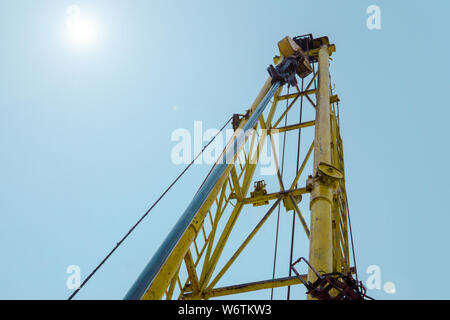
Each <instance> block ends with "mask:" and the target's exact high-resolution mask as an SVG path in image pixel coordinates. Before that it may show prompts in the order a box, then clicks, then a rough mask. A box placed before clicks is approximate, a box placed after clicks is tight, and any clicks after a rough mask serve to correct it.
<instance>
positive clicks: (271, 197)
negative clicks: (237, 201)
mask: <svg viewBox="0 0 450 320" xmlns="http://www.w3.org/2000/svg"><path fill="white" fill-rule="evenodd" d="M307 193H309V191H307V190H306V188H298V189H291V190H286V191H284V192H274V193H268V194H266V195H263V196H257V197H250V198H245V199H243V200H242V203H243V204H253V203H258V202H266V201H271V200H276V199H278V198H279V197H280V196H284V195H287V194H292V195H293V196H294V197H297V196H300V195H303V194H307Z"/></svg>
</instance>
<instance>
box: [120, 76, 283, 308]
mask: <svg viewBox="0 0 450 320" xmlns="http://www.w3.org/2000/svg"><path fill="white" fill-rule="evenodd" d="M281 85H282V83H281V82H280V81H277V82H274V83H273V84H272V86H271V88H270V89H269V91H268V92H267V94H266V95H265V96H264V98H263V99H262V101H261V102H260V103H259V105H258V106H257V107H256V109H255V111H254V112H253V114H252V115H251V116H250V118H249V120H248V121H247V122H246V123H245V125H244V127H243V130H239V132H238V133H237V135H236V136H234V141H233V147H232V148H229V149H228V151H227V152H226V154H225V160H226V159H234V156H235V155H236V154H237V153H238V152H239V150H240V148H241V146H243V144H244V143H245V142H246V134H247V133H248V132H249V131H250V130H252V129H253V128H254V126H255V125H256V123H257V121H258V119H259V117H260V116H261V114H262V113H263V112H264V110H265V108H266V107H267V105H268V103H269V101H270V99H272V97H273V96H274V95H275V92H276V91H277V90H278V89H279V88H280V86H281ZM222 160H223V158H222ZM227 166H228V164H227V161H220V160H219V161H218V163H217V164H216V165H215V166H214V169H213V171H212V172H211V174H210V175H209V177H208V178H207V179H206V181H205V182H204V184H203V185H202V186H201V187H200V189H199V191H198V192H197V194H196V195H195V196H194V198H193V199H192V201H191V203H190V204H189V206H188V207H187V208H186V210H185V211H184V213H183V214H182V216H181V217H180V219H179V220H178V222H177V223H176V224H175V226H174V228H173V229H172V230H171V231H170V233H169V234H168V236H167V237H166V239H165V240H164V242H163V243H162V245H161V246H160V247H159V249H158V250H157V251H156V253H155V254H154V255H153V257H152V259H151V260H150V261H149V263H148V264H147V266H146V267H145V268H144V270H143V271H142V273H141V274H140V275H139V277H138V279H137V280H136V281H135V283H134V284H133V286H132V287H131V288H130V290H129V291H128V293H127V294H126V296H125V298H124V299H125V300H139V299H141V298H142V297H143V296H144V294H145V293H146V292H147V290H148V288H149V287H150V285H151V284H152V282H153V280H154V279H155V277H156V276H157V274H158V273H159V271H160V270H161V268H162V267H163V265H164V263H165V262H166V261H167V259H168V258H169V256H170V254H171V252H172V251H173V249H174V248H175V247H176V245H177V243H178V241H179V240H180V238H181V237H182V236H183V234H184V233H185V232H186V230H187V228H188V227H189V225H190V224H191V223H192V221H193V220H194V218H195V216H196V214H197V212H198V211H199V210H200V208H201V207H202V206H203V204H204V203H205V201H206V199H207V198H208V196H209V195H210V193H211V192H212V190H213V188H214V187H215V185H216V184H217V182H218V181H219V180H220V178H221V177H222V175H223V174H224V172H225V170H226V169H227Z"/></svg>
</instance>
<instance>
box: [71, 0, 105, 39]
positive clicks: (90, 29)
mask: <svg viewBox="0 0 450 320" xmlns="http://www.w3.org/2000/svg"><path fill="white" fill-rule="evenodd" d="M67 16H68V18H67V31H68V37H69V40H70V42H71V43H73V44H74V45H76V46H79V47H87V46H92V45H93V44H95V42H96V41H97V37H98V35H97V26H96V23H95V21H93V20H90V19H88V18H86V17H84V16H83V15H82V13H81V8H80V7H79V6H77V5H71V6H69V7H68V8H67Z"/></svg>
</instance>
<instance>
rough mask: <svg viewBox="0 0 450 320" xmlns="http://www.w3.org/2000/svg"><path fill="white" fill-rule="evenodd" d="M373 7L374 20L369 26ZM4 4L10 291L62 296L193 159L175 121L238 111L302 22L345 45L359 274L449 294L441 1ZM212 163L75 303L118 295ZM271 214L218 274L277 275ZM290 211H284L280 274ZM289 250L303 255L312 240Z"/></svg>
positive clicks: (4, 183)
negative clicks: (179, 148) (175, 152)
mask: <svg viewBox="0 0 450 320" xmlns="http://www.w3.org/2000/svg"><path fill="white" fill-rule="evenodd" d="M373 4H375V5H378V6H379V7H380V9H381V29H380V30H369V29H368V28H367V26H366V20H367V18H368V15H367V13H366V9H367V7H368V6H370V5H373ZM71 5H76V6H78V7H79V8H80V9H81V15H82V17H83V18H85V19H87V20H89V21H91V22H93V23H95V28H96V34H95V37H94V36H93V37H92V39H91V40H92V41H90V43H84V44H79V43H78V44H77V43H74V39H73V34H70V32H69V31H68V27H67V22H68V18H69V15H68V12H67V9H68V8H69V7H70V6H71ZM0 12H1V13H0V15H1V18H0V46H1V50H0V70H1V72H0V149H1V151H2V152H1V155H0V177H1V178H0V217H1V219H2V223H1V224H0V253H1V256H2V263H1V264H0V284H1V285H0V299H66V298H67V297H68V296H69V295H70V294H71V292H72V291H71V290H69V289H68V288H67V287H66V280H67V278H68V276H69V274H68V273H67V272H66V270H67V267H68V266H70V265H77V266H79V267H80V268H81V272H82V277H85V276H87V274H88V273H89V272H90V271H91V270H92V269H93V268H94V267H95V266H96V265H97V264H98V263H99V262H100V261H101V260H102V259H103V257H104V256H105V255H106V253H107V252H109V250H111V249H112V248H113V246H114V245H115V244H116V242H117V241H119V240H120V238H121V237H122V236H123V235H124V234H125V233H126V231H127V230H128V229H129V228H130V227H131V226H132V225H133V224H134V223H135V222H136V221H137V220H138V219H139V217H141V215H142V214H143V213H144V212H145V211H146V210H147V209H148V207H149V206H150V205H151V204H152V203H153V202H154V201H155V200H156V199H157V197H158V196H159V195H160V194H161V192H162V191H163V190H164V189H165V188H166V187H167V186H168V185H169V184H170V183H171V181H172V180H173V179H174V178H175V177H176V176H177V175H178V173H179V172H181V170H182V169H183V168H184V167H183V166H180V165H175V164H174V163H172V161H171V158H170V156H171V150H172V148H173V147H174V145H175V143H174V142H173V141H171V134H172V132H174V130H176V129H179V128H186V129H187V130H190V131H192V130H193V126H194V121H195V120H199V121H202V123H203V126H204V128H220V127H221V126H222V125H223V124H224V123H225V122H226V120H227V119H229V117H230V116H231V115H232V114H233V113H242V112H244V111H245V110H246V109H248V106H249V105H250V104H251V103H252V102H253V100H254V98H255V97H256V95H257V93H258V92H259V90H260V88H261V86H262V84H263V83H264V81H265V80H266V79H267V71H266V68H267V66H268V65H269V64H271V63H272V58H273V56H274V55H276V54H278V52H277V46H276V44H277V42H278V41H279V40H280V39H282V38H283V37H285V36H286V35H289V36H297V35H302V34H306V33H312V34H313V35H314V36H316V37H319V36H325V35H326V36H328V37H329V38H330V41H331V42H332V43H335V44H336V48H337V52H336V53H334V54H333V61H331V69H330V70H331V75H332V83H333V84H334V85H335V92H336V93H338V94H339V97H340V99H341V104H340V111H341V112H340V115H341V135H342V139H343V141H344V154H345V166H346V184H347V193H348V199H349V205H350V211H351V218H352V227H353V236H354V240H355V250H356V257H357V260H356V262H357V266H358V271H359V277H360V279H361V280H363V281H366V279H367V278H368V277H369V276H370V275H369V274H368V273H367V272H366V270H367V268H368V267H370V266H378V267H379V270H380V271H381V283H382V286H381V289H373V290H369V292H368V294H369V295H371V296H373V297H374V298H377V299H448V298H450V297H449V294H448V290H447V286H448V285H449V284H450V283H449V280H447V279H446V278H445V276H444V273H445V272H446V271H447V270H448V269H449V268H450V256H449V254H448V244H447V242H448V240H447V237H446V236H447V234H448V227H447V226H448V225H449V224H450V210H449V207H448V205H447V198H448V195H449V191H450V187H449V184H448V181H449V178H450V169H449V166H448V165H446V161H447V160H448V158H449V156H450V151H449V142H448V138H449V137H450V126H449V125H448V119H449V116H450V110H449V108H448V91H449V89H450V88H449V83H450V81H449V79H448V77H449V76H448V74H449V73H448V72H449V71H450V62H449V59H448V56H449V55H450V44H449V42H448V33H449V31H450V30H449V26H448V23H447V17H448V14H449V12H450V3H449V2H448V1H445V0H433V1H405V0H396V1H387V0H370V1H366V0H360V1H353V0H342V1H339V2H338V1H330V0H318V1H300V0H297V1H288V0H283V1H274V0H272V1H262V0H259V1H256V0H248V1H232V0H229V1H201V0H195V1H189V2H187V1H170V0H169V1H168V0H165V1H153V0H152V1H147V0H146V1H144V0H133V1H124V0H95V1H93V0H90V1H82V0H79V1H66V0H60V1H54V0H39V1H36V0H16V1H6V0H3V1H1V2H0ZM306 136H307V135H306ZM305 140H306V138H305ZM291 142H294V140H292V141H291ZM305 143H306V142H305ZM286 161H287V162H289V163H292V162H293V161H294V160H293V158H292V157H291V158H289V159H287V160H286ZM209 168H210V167H209V166H207V165H198V166H195V167H194V168H193V169H192V170H190V171H189V173H188V174H187V175H186V176H185V177H183V179H182V180H181V182H180V183H179V184H177V185H176V187H175V188H174V189H172V190H171V192H170V193H169V194H168V196H167V197H166V198H164V200H163V201H161V203H160V204H159V206H158V207H157V208H156V209H155V210H154V211H153V212H152V214H151V215H150V216H149V217H148V218H147V219H146V220H145V221H144V222H143V223H142V224H141V225H140V226H139V227H138V228H137V229H136V231H135V232H134V233H133V234H132V236H131V237H130V238H129V239H128V240H127V241H126V242H125V243H124V244H123V245H122V246H121V247H120V249H119V250H118V251H117V252H116V253H115V254H114V255H113V256H112V258H111V259H110V260H109V261H108V262H107V263H106V264H105V265H104V266H103V268H102V269H101V270H100V271H99V272H98V273H97V274H96V275H95V276H94V277H93V278H92V280H91V281H90V282H89V283H88V284H87V285H86V286H85V287H84V288H83V289H82V290H81V292H80V294H79V295H78V297H77V298H79V299H122V298H123V296H124V295H125V293H126V292H127V290H128V289H129V288H130V287H131V285H132V284H133V282H134V281H135V280H136V278H137V277H138V275H139V274H140V272H141V271H142V269H143V268H144V266H145V265H146V263H147V262H148V260H149V259H150V258H151V256H152V254H153V253H154V252H155V250H156V249H157V248H158V247H159V244H160V243H161V242H162V241H163V240H164V238H165V236H166V234H167V232H168V231H169V230H170V229H171V227H172V226H173V224H174V223H175V222H176V221H177V219H178V217H179V216H180V215H181V213H182V212H183V211H184V209H185V208H186V207H187V205H188V204H189V202H190V200H191V199H192V197H193V195H194V193H195V191H196V190H197V188H198V186H199V185H200V184H201V182H202V181H203V177H204V176H205V175H206V173H207V172H208V171H209ZM271 179H272V180H273V177H272V178H267V182H268V184H269V181H272V180H271ZM302 205H307V204H306V203H304V204H303V203H302ZM254 212H259V213H260V214H261V213H262V211H253V210H250V211H249V212H248V213H246V214H243V218H242V219H243V220H242V223H240V224H239V225H238V226H237V227H236V230H235V231H233V232H235V234H236V235H237V240H233V241H230V243H229V247H230V248H229V250H230V251H229V252H231V253H232V252H233V250H234V249H235V248H236V247H237V246H238V245H239V244H240V241H241V240H239V236H240V237H241V238H242V237H245V236H246V234H247V233H248V232H249V231H250V230H251V228H252V227H253V226H254V225H255V224H256V223H257V221H258V220H259V216H256V215H254ZM275 218H276V217H275V216H272V217H271V218H270V220H269V221H268V223H267V225H265V227H264V229H262V230H261V234H259V235H258V237H257V238H255V243H254V244H252V245H251V246H250V247H249V248H248V249H249V251H248V253H247V254H246V255H244V254H243V256H242V257H241V258H239V259H238V261H236V266H235V267H236V268H234V269H233V270H234V271H233V270H231V269H230V275H229V276H227V277H225V278H224V279H223V282H221V283H220V284H222V285H229V284H236V283H243V282H250V281H256V280H263V279H269V278H271V277H272V264H273V260H272V259H273V246H274V244H273V243H274V235H275V226H276V219H275ZM290 221H291V219H290V216H289V215H288V214H286V213H285V212H284V211H282V213H281V220H280V228H281V229H280V231H281V232H280V233H281V236H280V237H281V238H280V240H279V244H280V246H281V247H282V248H283V249H280V253H279V257H278V262H277V276H280V277H281V276H286V275H287V270H288V269H287V266H288V253H287V251H288V249H287V248H288V240H289V239H288V238H289V237H290V234H289V232H290V231H289V230H290V228H291V226H290ZM299 234H300V233H299ZM258 241H259V242H258ZM296 244H298V246H297V247H296V254H297V256H301V255H303V256H307V251H305V250H306V249H307V247H306V239H305V238H302V237H301V236H298V243H296ZM227 246H228V245H227ZM231 271H233V273H231ZM424 274H426V275H427V276H426V277H424V276H423V275H424ZM386 282H392V283H393V284H394V285H395V288H396V290H395V293H394V294H388V293H386V292H385V291H384V290H383V285H384V284H385V283H386ZM293 290H294V297H295V298H297V299H303V298H304V289H303V288H300V287H296V288H295V289H293ZM274 297H275V298H276V299H285V297H286V289H276V290H275V293H274ZM232 298H236V299H269V298H270V290H264V291H258V292H254V293H248V294H243V295H239V296H233V297H232Z"/></svg>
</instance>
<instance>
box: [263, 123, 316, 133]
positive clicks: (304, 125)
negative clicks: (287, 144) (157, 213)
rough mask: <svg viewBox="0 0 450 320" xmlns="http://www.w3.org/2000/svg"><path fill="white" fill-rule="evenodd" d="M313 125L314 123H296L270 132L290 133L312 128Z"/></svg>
mask: <svg viewBox="0 0 450 320" xmlns="http://www.w3.org/2000/svg"><path fill="white" fill-rule="evenodd" d="M315 123H316V122H315V121H307V122H303V123H298V124H291V125H289V126H286V127H280V128H273V129H272V130H277V131H278V132H285V131H292V130H298V129H303V128H308V127H312V126H314V125H315Z"/></svg>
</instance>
